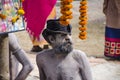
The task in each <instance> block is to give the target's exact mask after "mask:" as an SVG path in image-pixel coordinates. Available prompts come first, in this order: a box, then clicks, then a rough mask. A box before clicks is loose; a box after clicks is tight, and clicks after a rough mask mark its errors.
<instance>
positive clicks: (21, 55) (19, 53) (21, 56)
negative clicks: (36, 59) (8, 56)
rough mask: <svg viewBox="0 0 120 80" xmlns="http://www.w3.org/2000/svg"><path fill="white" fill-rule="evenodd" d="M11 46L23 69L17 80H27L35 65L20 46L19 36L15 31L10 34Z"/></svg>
mask: <svg viewBox="0 0 120 80" xmlns="http://www.w3.org/2000/svg"><path fill="white" fill-rule="evenodd" d="M9 47H10V51H12V53H13V55H14V56H15V57H16V59H17V60H18V61H19V62H20V63H21V64H22V69H21V71H20V72H19V73H18V75H17V77H16V78H15V80H25V79H26V77H27V76H28V74H29V73H30V72H31V71H32V69H33V66H32V64H31V63H30V61H29V59H28V58H27V56H26V55H25V54H26V53H25V52H24V51H23V50H22V49H21V47H20V46H19V43H18V41H17V38H16V36H15V35H14V34H13V33H10V34H9ZM11 68H12V67H11Z"/></svg>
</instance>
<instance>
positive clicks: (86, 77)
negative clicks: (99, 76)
mask: <svg viewBox="0 0 120 80" xmlns="http://www.w3.org/2000/svg"><path fill="white" fill-rule="evenodd" d="M75 54H76V55H75V57H74V58H75V59H76V61H77V62H78V63H79V64H80V75H81V76H82V80H92V73H91V69H90V64H89V61H88V59H87V56H86V55H85V53H84V52H82V51H77V52H76V53H75Z"/></svg>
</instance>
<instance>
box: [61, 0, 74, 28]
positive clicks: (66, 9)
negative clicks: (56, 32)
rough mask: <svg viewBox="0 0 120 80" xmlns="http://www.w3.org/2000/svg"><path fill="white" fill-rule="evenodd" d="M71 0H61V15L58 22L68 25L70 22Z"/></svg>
mask: <svg viewBox="0 0 120 80" xmlns="http://www.w3.org/2000/svg"><path fill="white" fill-rule="evenodd" d="M72 2H73V0H61V7H60V8H61V11H60V12H61V14H62V15H61V16H60V24H62V25H65V26H66V25H68V24H69V23H70V19H72V11H71V10H70V9H71V8H72V7H73V5H72V4H71V3H72Z"/></svg>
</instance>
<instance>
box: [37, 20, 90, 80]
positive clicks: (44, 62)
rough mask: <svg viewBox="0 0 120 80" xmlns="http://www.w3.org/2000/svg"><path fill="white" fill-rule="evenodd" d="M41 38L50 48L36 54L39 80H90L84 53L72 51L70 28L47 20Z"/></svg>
mask: <svg viewBox="0 0 120 80" xmlns="http://www.w3.org/2000/svg"><path fill="white" fill-rule="evenodd" d="M42 34H43V37H44V38H45V40H46V41H47V42H48V43H49V44H50V45H51V46H52V49H48V50H44V51H42V52H40V53H39V54H37V57H36V61H37V66H38V69H39V76H40V80H92V74H91V69H90V65H89V61H88V59H87V57H86V55H85V53H84V52H82V51H80V50H74V49H73V43H72V41H71V26H70V25H68V26H63V25H61V24H60V23H59V20H48V21H47V28H46V29H45V30H44V31H43V33H42Z"/></svg>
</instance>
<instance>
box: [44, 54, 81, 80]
mask: <svg viewBox="0 0 120 80" xmlns="http://www.w3.org/2000/svg"><path fill="white" fill-rule="evenodd" d="M44 63H45V64H44V66H45V67H44V70H45V74H46V75H47V78H48V79H49V80H81V79H80V75H79V64H78V63H77V62H76V61H75V60H74V59H73V58H72V57H70V56H69V57H66V58H48V60H46V61H45V62H44Z"/></svg>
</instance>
